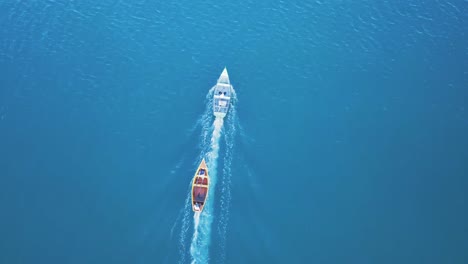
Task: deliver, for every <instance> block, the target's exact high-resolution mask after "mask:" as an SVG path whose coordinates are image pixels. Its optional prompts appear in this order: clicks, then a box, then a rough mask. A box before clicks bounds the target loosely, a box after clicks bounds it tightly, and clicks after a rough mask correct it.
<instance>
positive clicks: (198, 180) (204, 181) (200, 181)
mask: <svg viewBox="0 0 468 264" xmlns="http://www.w3.org/2000/svg"><path fill="white" fill-rule="evenodd" d="M195 184H203V185H208V179H207V178H201V177H197V178H196V179H195Z"/></svg>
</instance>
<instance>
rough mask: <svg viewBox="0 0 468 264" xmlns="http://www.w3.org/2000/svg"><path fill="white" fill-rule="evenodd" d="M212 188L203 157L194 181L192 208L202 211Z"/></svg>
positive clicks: (195, 210)
mask: <svg viewBox="0 0 468 264" xmlns="http://www.w3.org/2000/svg"><path fill="white" fill-rule="evenodd" d="M209 188H210V177H209V175H208V167H207V166H206V162H205V159H203V160H202V161H201V163H200V165H199V166H198V168H197V171H196V172H195V175H194V177H193V181H192V210H193V211H194V212H202V211H203V208H204V207H205V203H206V199H207V198H208V191H209Z"/></svg>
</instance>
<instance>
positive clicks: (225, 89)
mask: <svg viewBox="0 0 468 264" xmlns="http://www.w3.org/2000/svg"><path fill="white" fill-rule="evenodd" d="M231 95H232V85H231V83H230V82H229V75H228V72H227V70H226V68H224V70H223V72H222V73H221V75H220V76H219V79H218V82H217V83H216V85H215V86H214V94H213V114H214V115H215V116H216V117H221V118H224V117H225V116H226V114H227V112H228V110H229V104H230V103H231Z"/></svg>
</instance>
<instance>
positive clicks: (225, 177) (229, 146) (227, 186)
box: [217, 97, 239, 263]
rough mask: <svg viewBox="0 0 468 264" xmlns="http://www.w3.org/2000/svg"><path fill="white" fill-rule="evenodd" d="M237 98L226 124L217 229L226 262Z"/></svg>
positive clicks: (219, 261)
mask: <svg viewBox="0 0 468 264" xmlns="http://www.w3.org/2000/svg"><path fill="white" fill-rule="evenodd" d="M235 103H236V98H235V97H233V100H232V105H231V110H230V113H229V116H228V118H227V121H226V125H225V137H224V139H225V144H226V152H225V154H224V160H223V161H224V162H223V165H224V167H223V171H222V177H221V197H220V199H219V201H220V214H219V217H218V219H219V221H218V223H217V227H218V228H217V230H218V236H219V239H218V246H219V247H220V250H219V251H218V252H219V254H220V255H219V260H217V262H218V263H224V261H225V258H226V233H227V226H228V222H229V209H230V205H231V178H232V173H231V164H232V159H233V157H234V155H233V152H234V137H235V135H236V132H237V126H238V125H239V121H238V119H237V111H236V108H235Z"/></svg>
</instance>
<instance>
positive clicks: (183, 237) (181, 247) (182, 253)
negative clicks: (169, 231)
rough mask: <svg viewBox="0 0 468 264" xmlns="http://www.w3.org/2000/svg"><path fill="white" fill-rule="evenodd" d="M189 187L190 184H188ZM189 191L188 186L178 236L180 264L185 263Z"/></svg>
mask: <svg viewBox="0 0 468 264" xmlns="http://www.w3.org/2000/svg"><path fill="white" fill-rule="evenodd" d="M190 187H191V186H190ZM190 191H191V189H190V188H189V194H188V195H187V198H186V199H185V205H184V209H183V210H184V217H183V218H182V226H181V230H180V237H179V242H180V243H179V255H180V261H179V263H180V264H183V263H185V255H186V254H187V251H186V247H185V240H186V237H187V231H188V229H189V214H190V210H191V208H190V206H191V202H190V198H191V197H190Z"/></svg>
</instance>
